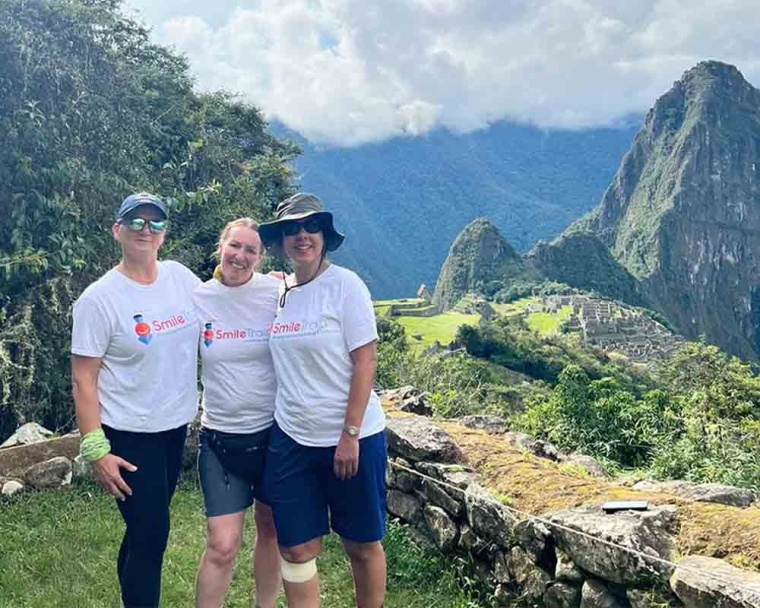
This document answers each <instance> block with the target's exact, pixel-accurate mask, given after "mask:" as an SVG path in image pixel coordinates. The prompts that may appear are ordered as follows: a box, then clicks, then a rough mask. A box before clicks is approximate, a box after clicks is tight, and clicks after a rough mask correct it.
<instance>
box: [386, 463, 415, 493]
mask: <svg viewBox="0 0 760 608" xmlns="http://www.w3.org/2000/svg"><path fill="white" fill-rule="evenodd" d="M396 465H401V466H402V467H405V468H406V469H411V468H412V465H411V464H409V463H408V462H407V461H406V460H404V459H403V458H392V459H390V460H389V461H388V473H387V476H386V480H387V482H388V487H389V488H396V489H397V490H401V491H402V492H406V493H407V494H411V493H412V492H414V491H415V490H417V489H418V488H419V487H420V483H421V478H420V477H417V476H416V475H415V474H414V473H410V472H409V471H405V470H404V469H402V468H399V467H398V466H396Z"/></svg>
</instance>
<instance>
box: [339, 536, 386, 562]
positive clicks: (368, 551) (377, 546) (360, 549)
mask: <svg viewBox="0 0 760 608" xmlns="http://www.w3.org/2000/svg"><path fill="white" fill-rule="evenodd" d="M342 541H343V547H344V548H345V549H346V553H347V554H348V556H349V557H350V558H351V559H352V560H355V561H359V562H371V561H372V560H375V559H383V558H384V557H385V551H383V545H382V544H381V543H380V542H379V541H378V542H373V543H357V542H354V541H350V540H346V539H345V538H344V539H342Z"/></svg>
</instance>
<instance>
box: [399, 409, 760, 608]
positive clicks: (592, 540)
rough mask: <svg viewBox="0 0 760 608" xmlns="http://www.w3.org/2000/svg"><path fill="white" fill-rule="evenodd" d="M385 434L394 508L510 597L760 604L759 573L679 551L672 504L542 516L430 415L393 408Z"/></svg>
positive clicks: (567, 602)
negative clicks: (520, 507)
mask: <svg viewBox="0 0 760 608" xmlns="http://www.w3.org/2000/svg"><path fill="white" fill-rule="evenodd" d="M388 444H389V450H390V460H389V467H388V479H387V481H388V512H389V513H390V515H392V516H394V517H397V518H399V519H400V520H402V521H404V522H406V523H407V524H409V526H410V529H411V530H412V534H413V536H414V537H415V538H416V539H417V540H418V542H421V543H425V544H429V545H431V546H432V545H434V546H435V547H437V548H438V549H439V550H440V551H443V552H446V553H460V554H465V555H466V556H467V557H468V558H469V559H470V560H471V561H472V563H473V564H474V565H475V571H476V573H477V574H478V576H479V577H480V578H481V579H482V580H483V581H484V582H485V583H486V584H487V585H490V586H491V587H492V589H493V594H494V596H495V597H497V598H500V601H502V602H503V605H505V606H509V605H512V602H513V601H514V598H515V597H517V596H519V597H520V598H522V600H523V601H525V602H527V605H533V606H547V607H550V608H597V607H605V608H644V607H654V606H662V607H664V606H686V607H687V608H708V607H709V608H712V607H717V606H720V607H725V608H728V607H737V608H739V607H741V608H749V607H760V574H757V573H754V572H747V571H742V570H739V569H737V568H735V567H733V566H731V565H729V564H728V563H726V562H724V561H722V560H719V559H715V558H710V557H698V556H692V557H685V558H683V559H681V560H680V561H678V558H677V555H676V548H675V543H674V540H673V533H674V526H675V525H676V520H675V515H676V509H677V508H676V506H674V505H662V506H655V507H652V506H650V507H649V508H648V509H647V510H645V511H632V510H627V511H621V512H618V513H615V514H606V513H605V512H604V511H603V510H602V509H601V507H600V506H585V507H580V508H573V509H562V510H558V511H554V512H548V513H543V514H542V515H541V517H540V519H541V520H543V521H539V520H537V519H534V518H531V517H530V516H527V514H522V513H519V512H517V511H516V510H513V509H511V508H510V506H509V504H508V500H506V499H501V500H500V497H498V496H495V495H493V494H492V493H490V492H489V491H488V490H487V489H486V488H485V487H483V485H481V484H482V478H481V477H480V475H478V474H477V473H476V472H475V471H474V470H472V469H470V468H468V467H467V466H465V465H464V464H462V461H463V457H462V453H461V452H460V449H459V447H458V446H457V444H456V443H455V442H454V440H453V439H452V438H451V436H449V435H448V434H447V433H445V432H444V431H443V430H442V429H441V428H439V427H438V426H437V425H436V424H434V423H433V422H432V421H431V420H430V419H428V418H425V417H420V416H404V417H395V416H392V417H391V418H390V419H389V421H388ZM749 495H750V496H752V494H751V493H749ZM672 562H677V565H672Z"/></svg>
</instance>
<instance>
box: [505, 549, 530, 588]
mask: <svg viewBox="0 0 760 608" xmlns="http://www.w3.org/2000/svg"><path fill="white" fill-rule="evenodd" d="M533 568H535V564H534V563H533V561H532V560H531V559H530V556H529V555H528V554H527V553H526V552H525V549H523V548H522V547H520V546H519V545H518V546H517V547H512V549H511V551H510V552H509V572H510V574H511V575H512V577H513V578H514V579H515V582H516V583H517V584H518V585H520V586H521V587H522V586H523V585H524V584H525V581H527V580H528V576H529V575H530V573H531V571H532V570H533Z"/></svg>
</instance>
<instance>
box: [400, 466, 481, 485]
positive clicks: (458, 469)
mask: <svg viewBox="0 0 760 608" xmlns="http://www.w3.org/2000/svg"><path fill="white" fill-rule="evenodd" d="M414 468H415V469H417V470H418V471H419V472H420V473H423V474H424V475H428V476H429V477H434V478H435V479H440V480H441V481H445V482H446V483H448V484H451V485H453V486H456V487H457V488H461V489H463V490H466V489H467V486H469V485H470V484H471V483H473V482H477V481H478V480H479V479H480V475H478V474H477V473H476V472H475V471H473V470H472V469H471V468H470V467H467V466H464V465H461V464H439V463H437V462H417V463H415V464H414Z"/></svg>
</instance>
